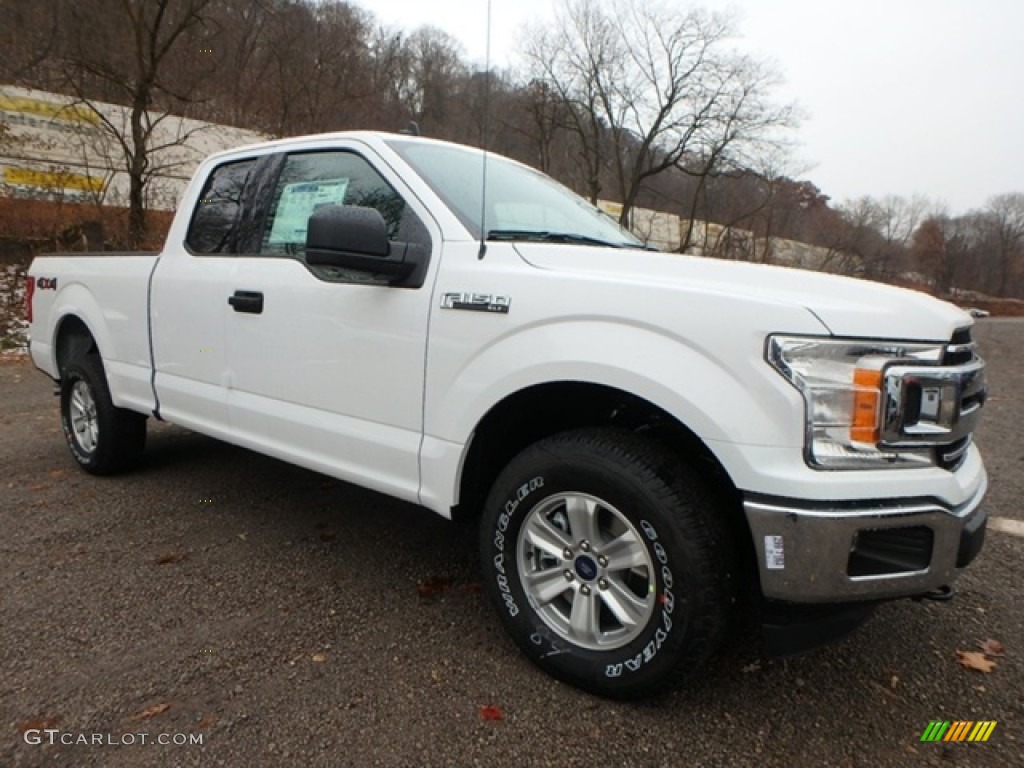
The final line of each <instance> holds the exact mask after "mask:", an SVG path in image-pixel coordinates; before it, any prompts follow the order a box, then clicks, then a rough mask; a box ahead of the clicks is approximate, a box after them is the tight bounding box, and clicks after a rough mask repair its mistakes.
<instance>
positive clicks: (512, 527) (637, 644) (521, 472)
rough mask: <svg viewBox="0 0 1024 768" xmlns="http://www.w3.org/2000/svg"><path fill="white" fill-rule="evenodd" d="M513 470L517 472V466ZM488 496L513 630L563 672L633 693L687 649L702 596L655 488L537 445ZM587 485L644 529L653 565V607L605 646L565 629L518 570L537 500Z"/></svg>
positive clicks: (580, 681) (491, 583) (607, 691)
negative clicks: (551, 621)
mask: <svg viewBox="0 0 1024 768" xmlns="http://www.w3.org/2000/svg"><path fill="white" fill-rule="evenodd" d="M510 470H511V471H510ZM510 470H506V472H504V473H502V476H501V477H500V478H499V479H498V481H497V483H496V484H495V486H494V489H493V491H492V493H491V496H490V498H489V499H488V503H487V507H486V511H485V515H484V521H483V526H484V527H483V531H482V534H481V535H482V540H481V550H482V556H483V565H484V568H485V572H486V574H487V576H486V583H487V585H488V589H489V590H490V592H491V594H492V597H493V598H494V599H495V602H496V605H497V606H498V612H499V615H500V617H501V620H502V622H503V623H504V624H505V626H506V629H508V631H509V632H510V634H511V635H512V637H513V638H514V639H515V640H516V642H517V643H518V644H519V646H520V647H521V648H522V649H523V650H524V652H525V653H526V654H527V655H528V656H529V657H530V658H531V659H532V660H533V661H534V662H535V663H537V664H539V665H540V666H541V667H543V668H544V669H545V670H546V671H548V672H549V673H550V674H552V675H554V676H555V677H558V678H559V679H562V680H565V681H567V682H571V683H573V684H575V685H578V686H580V687H583V688H586V689H588V690H592V691H595V692H599V693H602V694H603V695H609V696H617V695H618V696H621V697H631V696H633V695H638V694H639V693H640V692H642V691H643V690H644V689H648V688H652V687H657V684H658V682H659V681H660V680H661V679H662V678H663V677H664V676H665V675H666V674H667V673H668V671H670V670H671V669H673V668H674V667H675V666H676V665H677V664H678V663H680V660H681V659H683V658H684V657H685V655H686V647H685V646H686V644H687V635H688V632H687V629H688V627H687V625H688V618H689V617H688V613H689V609H690V607H691V606H692V605H693V601H694V600H695V599H696V598H697V595H693V594H684V589H685V588H686V586H687V585H688V584H690V582H691V573H690V571H691V568H690V566H689V558H690V556H692V555H694V554H699V553H693V552H688V549H690V548H688V547H687V546H686V542H685V541H684V540H682V538H681V537H680V536H679V535H678V533H677V531H676V530H675V527H674V526H673V525H671V523H670V522H669V521H668V520H667V519H666V511H665V509H664V508H663V505H660V504H659V503H658V499H657V498H655V495H654V494H653V493H652V491H651V489H650V488H649V487H645V485H644V484H643V483H641V482H638V481H637V480H636V478H634V477H632V476H631V475H629V473H628V472H626V471H624V470H623V468H622V467H618V466H615V465H614V464H612V463H611V462H607V461H600V460H596V459H595V458H594V457H591V456H588V455H586V454H581V455H578V456H575V457H573V460H572V462H571V463H568V462H559V461H557V460H556V457H554V456H551V457H550V458H546V457H542V456H540V455H539V454H538V455H533V456H530V457H528V459H527V460H526V461H525V462H518V461H517V462H513V467H510ZM566 492H570V493H571V492H575V493H586V494H589V495H591V496H594V497H596V498H598V499H600V500H601V501H603V502H606V503H607V504H610V505H611V506H613V507H615V508H616V509H617V510H618V511H619V512H620V513H621V514H622V515H623V516H624V517H626V518H627V519H628V520H629V521H630V523H631V524H632V525H633V527H634V528H635V529H636V531H637V532H638V534H639V536H640V539H641V540H642V541H643V543H644V546H645V548H646V550H647V552H648V555H649V557H650V559H651V562H652V564H653V566H654V576H655V585H654V589H655V595H656V599H655V605H654V611H653V613H652V615H651V617H650V619H649V620H648V622H647V625H646V626H645V628H644V629H643V631H642V632H641V633H640V634H639V635H638V636H637V637H636V638H635V639H634V640H632V641H631V642H630V643H628V644H627V645H625V646H622V647H620V648H617V649H614V650H608V651H595V650H590V649H586V648H581V647H579V646H576V645H574V644H572V643H571V642H570V641H568V640H566V639H564V638H562V637H560V636H559V635H558V634H557V633H556V632H555V631H554V630H553V629H551V628H550V627H549V626H548V625H547V624H546V623H545V622H544V620H543V619H542V618H541V617H540V616H539V615H538V614H537V612H536V611H535V609H534V608H533V606H532V604H531V602H530V599H529V598H528V597H527V595H526V592H525V590H524V588H523V586H522V581H521V577H520V574H519V572H518V560H517V546H519V534H520V531H521V530H522V526H523V524H524V522H525V521H526V519H527V518H528V517H529V515H530V513H531V512H532V510H533V509H535V508H536V507H537V505H538V504H540V503H542V502H543V501H544V500H545V499H547V498H549V497H551V496H553V495H555V494H559V493H566Z"/></svg>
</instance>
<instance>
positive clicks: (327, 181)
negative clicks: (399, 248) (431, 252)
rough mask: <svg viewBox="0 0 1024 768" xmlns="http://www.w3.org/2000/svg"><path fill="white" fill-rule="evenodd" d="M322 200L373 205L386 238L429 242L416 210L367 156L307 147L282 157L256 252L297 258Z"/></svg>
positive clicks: (331, 203) (325, 202)
mask: <svg viewBox="0 0 1024 768" xmlns="http://www.w3.org/2000/svg"><path fill="white" fill-rule="evenodd" d="M324 205H358V206H364V207H368V208H376V209H377V210H378V211H380V213H381V215H382V216H383V217H384V221H385V222H386V223H387V227H388V238H389V239H391V240H402V241H406V242H421V243H422V242H424V240H426V243H429V236H428V235H427V232H426V228H425V227H424V226H423V224H422V223H421V222H420V221H419V218H418V217H417V216H416V214H415V213H413V211H412V210H410V209H409V207H408V206H407V205H406V204H405V201H404V200H403V199H402V198H401V196H400V195H399V194H398V193H397V192H396V191H395V190H394V189H392V188H391V186H390V185H389V184H388V183H387V182H386V181H385V180H384V179H383V178H382V177H381V176H380V174H378V173H377V171H376V170H374V168H373V166H371V165H370V164H369V163H368V162H367V161H366V160H364V159H363V158H362V157H360V156H359V155H356V154H354V153H352V152H344V151H330V152H308V153H302V154H293V155H289V156H288V158H287V159H286V160H285V163H284V168H283V169H282V171H281V176H280V178H279V179H278V182H277V188H276V189H275V190H274V194H273V196H272V199H271V202H270V210H269V213H268V215H267V220H266V224H265V226H264V228H263V244H262V248H261V249H260V253H262V254H264V255H268V256H295V257H298V258H300V259H302V258H303V257H304V256H305V250H306V227H307V223H308V221H309V217H310V216H311V215H312V214H313V212H314V211H315V210H316V209H317V208H320V207H321V206H324Z"/></svg>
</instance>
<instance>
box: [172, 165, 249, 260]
mask: <svg viewBox="0 0 1024 768" xmlns="http://www.w3.org/2000/svg"><path fill="white" fill-rule="evenodd" d="M255 165H256V159H255V158H249V159H246V160H237V161H234V162H229V163H224V164H223V165H218V166H217V167H216V168H214V169H213V171H212V172H211V173H210V175H209V177H208V178H207V179H206V184H205V185H203V191H202V194H200V195H199V202H198V203H196V209H195V211H194V212H193V214H192V221H191V222H190V224H189V228H188V235H187V236H186V238H185V244H186V245H187V246H188V248H189V250H190V251H192V252H193V253H198V254H231V253H235V252H236V250H237V240H238V224H239V218H240V212H241V208H242V196H243V194H244V192H245V185H246V181H247V180H248V178H249V174H250V173H251V172H252V170H253V168H254V166H255Z"/></svg>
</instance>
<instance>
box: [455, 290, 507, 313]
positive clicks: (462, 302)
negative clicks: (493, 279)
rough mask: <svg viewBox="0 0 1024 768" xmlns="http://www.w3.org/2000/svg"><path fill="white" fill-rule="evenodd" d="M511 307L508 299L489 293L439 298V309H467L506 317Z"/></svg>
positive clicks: (458, 294) (457, 294) (462, 294)
mask: <svg viewBox="0 0 1024 768" xmlns="http://www.w3.org/2000/svg"><path fill="white" fill-rule="evenodd" d="M511 305H512V299H511V298H510V297H508V296H495V295H494V294H491V293H446V294H444V295H443V296H442V297H441V309H468V310H469V311H471V312H496V313H498V314H502V315H507V314H508V309H509V307H510V306H511Z"/></svg>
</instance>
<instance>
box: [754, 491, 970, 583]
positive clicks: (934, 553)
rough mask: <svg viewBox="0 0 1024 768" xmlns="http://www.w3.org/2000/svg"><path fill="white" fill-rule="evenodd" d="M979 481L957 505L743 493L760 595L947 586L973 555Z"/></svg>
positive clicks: (913, 500) (918, 501) (927, 501)
mask: <svg viewBox="0 0 1024 768" xmlns="http://www.w3.org/2000/svg"><path fill="white" fill-rule="evenodd" d="M986 489H987V481H985V482H982V484H981V486H980V487H979V488H978V490H977V492H976V493H975V494H974V496H972V497H971V498H970V499H969V500H968V501H966V502H965V503H964V504H961V505H960V506H958V507H955V508H950V507H947V506H944V505H943V504H941V503H939V502H937V501H935V500H932V499H920V500H915V499H905V500H899V501H879V502H860V503H852V504H851V503H842V504H839V503H836V504H827V503H822V502H816V503H815V502H810V503H807V504H802V503H800V502H795V501H791V500H781V499H772V498H764V497H755V496H749V497H747V498H746V499H745V500H744V502H743V506H744V510H745V511H746V515H747V521H748V522H749V524H750V530H751V533H752V535H753V538H754V548H755V550H756V552H757V558H758V565H759V572H760V576H761V589H762V591H763V593H764V596H765V597H767V598H771V599H774V600H786V601H789V602H795V603H835V602H849V601H855V600H875V599H885V598H894V597H911V596H914V595H919V594H923V593H925V592H929V591H931V590H934V589H937V588H938V587H942V586H945V585H947V584H950V583H952V581H953V580H954V579H955V577H956V574H957V572H958V570H959V569H960V568H963V567H964V566H966V565H967V564H968V563H969V562H970V561H971V559H973V557H974V556H975V555H976V554H977V552H978V550H979V549H980V547H981V543H982V541H983V540H984V535H985V524H986V521H987V515H986V513H985V512H984V510H982V509H981V506H980V505H981V501H982V499H983V497H984V495H985V491H986Z"/></svg>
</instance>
